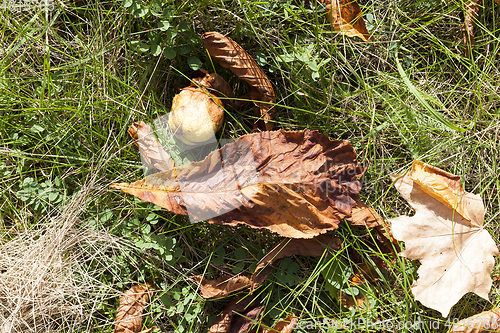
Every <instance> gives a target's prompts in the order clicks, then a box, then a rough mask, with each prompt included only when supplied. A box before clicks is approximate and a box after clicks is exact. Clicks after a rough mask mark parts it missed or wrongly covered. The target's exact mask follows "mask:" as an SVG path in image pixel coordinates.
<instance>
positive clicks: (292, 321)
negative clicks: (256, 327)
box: [264, 316, 299, 333]
mask: <svg viewBox="0 0 500 333" xmlns="http://www.w3.org/2000/svg"><path fill="white" fill-rule="evenodd" d="M298 321H299V319H298V318H296V317H294V316H289V317H288V318H286V319H284V320H281V321H279V322H277V323H276V324H275V325H274V326H273V328H267V329H265V330H264V333H273V332H274V333H277V332H279V333H291V332H292V331H293V330H294V329H295V327H296V326H297V322H298Z"/></svg>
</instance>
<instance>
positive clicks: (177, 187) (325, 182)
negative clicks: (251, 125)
mask: <svg viewBox="0 0 500 333" xmlns="http://www.w3.org/2000/svg"><path fill="white" fill-rule="evenodd" d="M363 172H364V168H363V167H362V165H361V164H360V163H359V162H358V161H357V158H356V153H355V151H354V149H353V147H352V146H351V145H350V144H349V142H347V141H342V140H330V139H329V138H328V137H326V136H325V135H322V134H320V133H318V132H316V131H309V130H305V131H299V132H285V131H275V132H260V133H253V134H248V135H244V136H242V137H240V138H238V140H236V141H235V142H233V143H230V144H227V145H225V146H224V147H222V148H221V149H219V150H216V151H214V152H212V153H211V154H210V155H209V156H207V158H206V159H205V160H203V161H201V162H193V163H189V164H186V165H183V166H180V167H175V168H174V169H172V170H169V171H166V172H161V173H157V174H154V175H150V176H147V177H146V178H144V179H142V180H139V181H137V182H135V183H132V184H127V183H121V184H112V185H111V187H112V188H115V189H121V190H122V191H123V192H126V193H129V194H132V195H135V196H137V197H138V198H140V199H142V200H144V201H148V202H152V203H154V204H156V205H158V206H161V207H163V208H165V209H168V210H170V211H172V212H174V213H176V214H183V215H189V217H190V218H191V219H192V220H195V221H196V220H208V222H211V223H220V224H224V225H237V224H240V223H244V224H247V225H249V226H251V227H254V228H267V229H269V230H272V231H274V232H277V233H279V234H280V235H282V236H284V237H290V238H312V237H314V236H317V235H319V234H322V233H325V232H326V231H328V230H334V229H336V228H337V225H338V223H339V222H340V221H341V220H342V219H343V218H348V217H350V216H351V210H352V207H353V206H354V205H355V204H356V199H357V196H358V194H359V191H360V190H361V182H360V180H359V178H360V177H361V176H362V175H363Z"/></svg>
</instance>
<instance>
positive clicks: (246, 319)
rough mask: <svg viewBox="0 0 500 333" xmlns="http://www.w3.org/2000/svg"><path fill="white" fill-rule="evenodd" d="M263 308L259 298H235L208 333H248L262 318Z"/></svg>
mask: <svg viewBox="0 0 500 333" xmlns="http://www.w3.org/2000/svg"><path fill="white" fill-rule="evenodd" d="M262 306H263V305H262V300H261V298H260V297H259V296H253V295H237V296H233V297H232V298H231V301H230V302H229V303H228V304H227V305H226V307H225V309H224V312H223V313H222V314H221V315H220V316H218V317H217V319H216V320H215V323H213V324H212V326H210V329H209V330H208V333H247V332H248V330H249V329H250V327H251V326H252V325H253V324H254V323H256V322H257V321H258V320H259V319H260V317H261V316H262V311H261V310H262Z"/></svg>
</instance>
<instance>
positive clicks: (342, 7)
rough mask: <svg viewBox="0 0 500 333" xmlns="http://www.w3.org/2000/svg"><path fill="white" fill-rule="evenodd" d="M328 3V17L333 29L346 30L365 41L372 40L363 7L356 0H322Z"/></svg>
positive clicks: (350, 34)
mask: <svg viewBox="0 0 500 333" xmlns="http://www.w3.org/2000/svg"><path fill="white" fill-rule="evenodd" d="M320 1H321V2H322V3H324V4H326V8H327V19H328V20H329V21H330V23H331V24H332V25H333V29H334V30H335V31H338V32H344V33H345V34H346V35H347V36H351V37H353V36H356V37H359V38H361V39H362V40H364V41H365V42H366V41H368V40H370V39H371V37H370V33H369V32H368V30H367V29H366V24H365V21H364V20H363V14H362V12H361V7H359V4H358V2H357V1H356V0H320Z"/></svg>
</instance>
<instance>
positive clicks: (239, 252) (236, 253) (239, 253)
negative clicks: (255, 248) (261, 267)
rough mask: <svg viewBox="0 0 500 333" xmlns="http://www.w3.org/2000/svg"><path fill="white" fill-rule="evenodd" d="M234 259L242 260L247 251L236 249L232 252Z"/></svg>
mask: <svg viewBox="0 0 500 333" xmlns="http://www.w3.org/2000/svg"><path fill="white" fill-rule="evenodd" d="M234 257H235V258H236V260H244V259H245V258H246V257H247V251H246V250H245V249H244V248H242V247H240V248H237V249H236V250H235V251H234Z"/></svg>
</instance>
